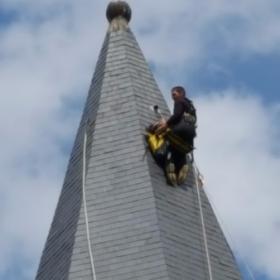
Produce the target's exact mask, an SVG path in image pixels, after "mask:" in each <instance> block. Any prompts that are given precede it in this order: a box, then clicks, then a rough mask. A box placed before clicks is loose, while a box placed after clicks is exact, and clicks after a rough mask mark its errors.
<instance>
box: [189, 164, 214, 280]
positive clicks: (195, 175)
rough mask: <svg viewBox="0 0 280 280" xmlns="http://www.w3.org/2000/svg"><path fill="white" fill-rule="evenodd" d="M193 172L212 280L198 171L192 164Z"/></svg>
mask: <svg viewBox="0 0 280 280" xmlns="http://www.w3.org/2000/svg"><path fill="white" fill-rule="evenodd" d="M193 170H194V177H195V184H196V190H197V199H198V206H199V211H200V219H201V225H202V233H203V241H204V247H205V253H206V260H207V267H208V274H209V280H213V276H212V266H211V260H210V254H209V250H208V241H207V233H206V227H205V222H204V215H203V209H202V203H201V195H200V189H199V188H200V186H199V185H198V170H197V167H196V166H195V165H194V164H193Z"/></svg>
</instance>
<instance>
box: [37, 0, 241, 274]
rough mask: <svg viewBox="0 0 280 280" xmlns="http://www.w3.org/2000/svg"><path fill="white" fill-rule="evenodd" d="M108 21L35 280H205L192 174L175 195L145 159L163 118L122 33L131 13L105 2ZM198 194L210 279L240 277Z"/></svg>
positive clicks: (128, 36) (148, 78) (158, 98)
mask: <svg viewBox="0 0 280 280" xmlns="http://www.w3.org/2000/svg"><path fill="white" fill-rule="evenodd" d="M107 18H108V20H109V22H110V27H109V30H108V32H107V34H106V37H105V40H104V44H103V47H102V49H101V53H100V56H99V59H98V62H97V65H96V70H95V73H94V76H93V79H92V83H91V86H90V89H89V93H88V97H87V101H86V104H85V108H84V112H83V115H82V119H81V123H80V126H79V129H78V132H77V136H76V140H75V143H74V146H73V150H72V153H71V156H70V160H69V164H68V168H67V172H66V176H65V180H64V184H63V188H62V192H61V194H60V198H59V202H58V205H57V208H56V211H55V215H54V219H53V222H52V225H51V229H50V232H49V235H48V239H47V242H46V245H45V248H44V251H43V254H42V257H41V261H40V266H39V269H38V272H37V276H36V279H37V280H64V279H67V280H70V279H71V280H72V279H73V280H74V279H75V280H77V279H83V280H92V279H94V280H109V279H110V280H112V279H114V280H126V279H127V280H128V279H139V280H152V279H154V280H155V279H160V280H184V279H186V280H187V279H195V280H207V279H209V272H208V269H207V259H206V252H205V247H204V245H203V244H204V243H203V230H202V225H201V219H200V211H199V207H198V206H199V204H198V198H197V194H196V189H195V180H194V176H193V175H192V174H191V176H189V179H188V181H187V182H186V184H185V185H184V186H182V187H180V188H171V187H169V186H167V185H166V181H165V177H164V174H163V172H162V170H161V169H160V168H159V167H158V166H157V165H156V164H155V163H154V161H153V159H152V157H151V156H150V154H149V153H148V155H147V156H146V157H144V154H145V141H144V138H143V131H144V128H145V127H146V126H147V125H148V124H150V122H151V121H152V120H153V119H154V115H153V113H152V112H151V110H150V106H151V105H154V104H157V105H159V107H160V109H161V111H162V112H163V114H165V115H168V114H169V111H168V108H167V105H166V103H165V100H164V98H163V96H162V94H161V92H160V90H159V88H158V86H157V84H156V82H155V80H154V78H153V75H152V73H151V71H150V69H149V66H148V64H147V62H146V60H145V58H144V56H143V54H142V52H141V49H140V48H139V46H138V44H137V42H136V39H135V37H134V35H133V34H132V32H131V30H130V28H129V26H128V22H129V20H130V18H131V10H130V8H129V6H128V4H126V3H125V2H122V1H118V2H114V3H110V4H109V6H108V9H107ZM85 140H87V141H85ZM201 192H202V206H203V212H204V218H205V221H206V233H207V236H208V249H209V254H210V260H211V266H212V273H213V279H215V280H234V279H236V280H238V279H241V278H240V274H239V271H238V268H237V266H236V263H235V260H234V257H233V255H232V252H231V250H230V248H229V246H228V243H227V242H226V239H225V237H224V235H223V233H222V231H221V228H220V226H219V224H218V222H217V219H216V217H215V215H214V213H213V211H212V208H211V206H210V204H209V201H208V199H207V197H206V195H205V193H204V192H203V190H201Z"/></svg>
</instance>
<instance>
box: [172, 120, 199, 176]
mask: <svg viewBox="0 0 280 280" xmlns="http://www.w3.org/2000/svg"><path fill="white" fill-rule="evenodd" d="M172 132H173V133H174V134H175V135H177V136H179V137H180V138H181V139H182V140H183V141H184V142H186V143H187V144H189V145H191V146H192V147H193V140H194V138H195V136H196V132H195V125H194V124H192V123H190V122H185V121H184V120H182V121H181V122H179V124H177V125H175V126H174V127H173V128H172ZM168 153H170V154H171V155H170V158H168V161H171V162H173V163H174V164H175V167H176V171H179V170H180V169H181V167H182V166H183V165H185V164H186V163H187V159H186V154H185V153H183V152H181V151H180V150H178V149H177V148H176V146H174V145H172V144H171V145H170V146H169V147H168Z"/></svg>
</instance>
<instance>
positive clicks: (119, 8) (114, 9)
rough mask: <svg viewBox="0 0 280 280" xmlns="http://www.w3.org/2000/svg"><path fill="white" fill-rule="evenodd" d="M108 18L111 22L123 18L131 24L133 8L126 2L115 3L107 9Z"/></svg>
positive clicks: (111, 3)
mask: <svg viewBox="0 0 280 280" xmlns="http://www.w3.org/2000/svg"><path fill="white" fill-rule="evenodd" d="M106 16H107V19H108V21H109V22H111V21H112V20H113V19H114V18H117V17H122V18H124V19H126V20H127V22H129V21H130V19H131V8H130V6H129V5H128V4H127V2H125V1H113V2H110V3H109V5H108V7H107V12H106Z"/></svg>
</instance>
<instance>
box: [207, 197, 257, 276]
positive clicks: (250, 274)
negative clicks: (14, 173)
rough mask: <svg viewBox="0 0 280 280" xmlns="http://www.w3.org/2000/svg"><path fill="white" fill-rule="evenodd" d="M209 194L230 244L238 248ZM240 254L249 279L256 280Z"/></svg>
mask: <svg viewBox="0 0 280 280" xmlns="http://www.w3.org/2000/svg"><path fill="white" fill-rule="evenodd" d="M206 194H207V197H208V200H209V201H210V203H211V205H212V207H213V209H214V211H215V213H216V216H217V217H218V220H219V222H220V224H221V225H222V228H223V230H225V232H226V234H227V236H228V237H229V239H230V242H231V244H232V246H233V247H234V248H237V243H236V242H235V240H234V238H233V237H232V235H231V233H230V231H229V229H228V227H227V225H226V223H225V222H224V220H223V219H222V217H221V215H220V213H219V211H218V208H217V207H216V205H215V204H214V200H213V199H212V196H211V195H210V194H209V192H206ZM236 253H237V254H238V257H239V261H240V263H241V264H242V265H244V267H245V268H246V270H247V273H248V275H249V278H250V279H252V280H256V278H255V276H254V273H253V270H252V268H251V267H250V265H249V264H248V262H247V261H246V260H245V258H244V257H243V256H242V255H241V254H240V253H238V252H236Z"/></svg>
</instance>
